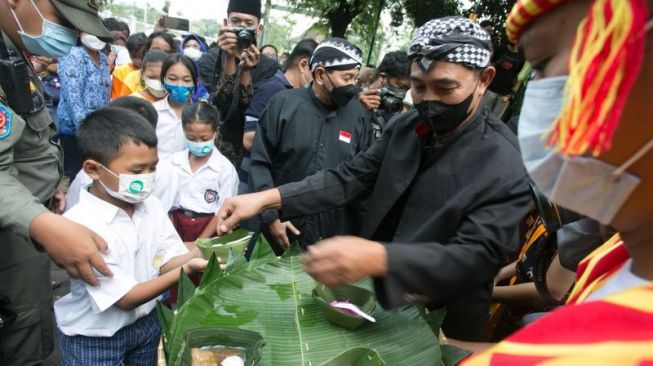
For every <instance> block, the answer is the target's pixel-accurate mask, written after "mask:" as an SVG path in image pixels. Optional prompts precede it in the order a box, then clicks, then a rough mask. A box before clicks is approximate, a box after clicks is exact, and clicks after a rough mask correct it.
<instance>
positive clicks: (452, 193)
mask: <svg viewBox="0 0 653 366" xmlns="http://www.w3.org/2000/svg"><path fill="white" fill-rule="evenodd" d="M424 128H425V125H424V124H423V123H422V122H420V118H419V115H418V113H417V112H416V111H412V112H408V113H405V114H403V115H400V116H398V117H397V118H395V119H393V120H392V121H391V122H390V123H389V125H388V128H387V129H386V130H385V131H384V133H383V135H382V137H381V138H380V139H379V140H377V142H376V143H375V144H374V145H373V146H372V147H371V148H369V149H368V150H366V151H365V152H364V153H362V154H359V155H357V156H356V157H355V158H354V159H353V160H351V161H348V162H345V163H342V164H340V165H339V166H338V167H337V168H335V169H327V170H325V171H322V172H320V173H318V174H315V175H313V176H311V177H309V178H307V179H305V180H303V181H301V182H296V183H291V184H287V185H284V186H281V187H279V191H280V193H281V201H282V210H281V213H282V217H295V216H300V215H307V214H311V213H314V212H320V211H323V210H327V209H332V208H335V207H341V206H344V205H348V204H351V202H354V201H356V200H357V199H358V198H359V197H360V196H361V194H364V193H365V192H368V191H370V190H371V191H372V193H371V196H370V203H369V207H368V210H367V213H366V215H365V216H364V218H363V222H362V228H361V236H363V237H366V238H370V239H374V240H379V241H382V242H385V243H384V245H385V247H386V250H387V275H386V276H385V277H383V278H378V279H376V280H375V286H376V290H377V295H378V298H379V300H380V301H381V303H382V304H384V305H385V306H401V305H404V304H407V303H409V302H413V301H414V299H420V300H419V301H420V302H426V303H427V304H428V305H429V306H430V307H441V306H446V307H447V316H446V318H445V321H444V323H443V329H444V331H445V334H447V335H448V336H450V337H454V338H458V339H463V340H469V341H478V340H482V339H483V328H484V325H485V321H486V318H487V313H488V308H489V303H490V295H491V284H492V280H493V278H494V276H495V275H496V274H497V272H498V270H499V269H500V267H501V266H502V264H503V263H504V261H505V260H506V259H507V257H508V256H509V254H511V253H512V252H513V251H515V250H516V249H517V246H518V239H517V235H518V227H519V221H520V220H521V218H522V217H523V216H524V215H525V214H526V213H527V211H528V209H529V207H530V195H529V188H528V183H529V179H528V175H527V173H526V170H525V168H524V166H523V163H522V160H521V156H520V153H519V148H518V144H517V141H516V138H515V136H514V134H512V132H510V131H509V130H508V128H507V127H506V126H505V124H504V123H502V122H501V121H499V120H497V119H496V118H495V117H493V116H491V114H490V113H489V110H488V109H487V108H484V109H482V110H480V111H479V112H478V113H477V115H476V116H475V118H474V119H473V120H472V121H470V122H469V123H468V124H467V126H465V127H463V128H462V129H461V130H460V131H458V132H454V133H452V134H450V135H448V136H440V137H436V138H435V140H434V141H429V140H430V139H429V137H430V131H429V132H428V134H426V135H425V134H424V133H423V130H424ZM426 128H427V127H426ZM427 129H428V128H427Z"/></svg>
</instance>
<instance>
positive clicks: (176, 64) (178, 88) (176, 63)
mask: <svg viewBox="0 0 653 366" xmlns="http://www.w3.org/2000/svg"><path fill="white" fill-rule="evenodd" d="M161 83H162V84H163V87H164V88H165V90H166V91H167V92H168V96H167V97H165V98H163V99H161V100H159V101H158V102H154V103H153V105H154V108H156V111H157V113H158V114H159V121H158V123H157V125H156V136H157V138H158V139H159V144H158V146H157V148H158V154H159V159H168V158H170V156H171V155H172V154H174V153H176V152H179V151H182V150H184V147H185V144H184V142H185V138H184V131H183V129H182V126H181V114H182V112H183V110H184V108H186V106H188V105H189V104H190V97H191V95H193V93H194V92H195V88H196V87H197V69H196V68H195V64H194V63H193V60H191V59H190V58H188V57H187V56H184V55H178V54H175V55H171V56H168V58H167V59H166V60H165V61H164V62H163V66H161Z"/></svg>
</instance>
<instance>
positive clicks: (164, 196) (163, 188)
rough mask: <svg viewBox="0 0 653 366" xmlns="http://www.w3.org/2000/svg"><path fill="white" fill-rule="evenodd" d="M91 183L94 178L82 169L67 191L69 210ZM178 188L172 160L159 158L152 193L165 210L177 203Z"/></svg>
mask: <svg viewBox="0 0 653 366" xmlns="http://www.w3.org/2000/svg"><path fill="white" fill-rule="evenodd" d="M91 183H93V180H92V179H91V177H89V176H88V174H86V172H84V170H80V171H79V173H77V175H76V176H75V179H73V181H72V182H71V183H70V187H68V192H66V210H69V209H70V208H71V207H73V206H74V205H75V204H76V203H77V202H79V194H80V192H81V191H82V190H85V189H87V188H88V186H89V185H90V184H91ZM178 190H179V180H178V176H177V174H176V173H175V171H174V169H173V167H172V165H171V164H170V161H168V160H159V163H158V164H157V165H156V179H155V181H154V190H153V191H152V195H153V196H154V197H156V198H158V199H159V201H161V204H162V205H163V209H164V210H165V212H168V211H170V209H171V208H172V205H173V204H174V203H175V198H176V196H177V191H178Z"/></svg>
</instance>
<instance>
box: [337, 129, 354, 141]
mask: <svg viewBox="0 0 653 366" xmlns="http://www.w3.org/2000/svg"><path fill="white" fill-rule="evenodd" d="M339 140H340V141H342V142H346V143H348V144H351V133H349V132H347V131H342V130H341V131H340V136H339Z"/></svg>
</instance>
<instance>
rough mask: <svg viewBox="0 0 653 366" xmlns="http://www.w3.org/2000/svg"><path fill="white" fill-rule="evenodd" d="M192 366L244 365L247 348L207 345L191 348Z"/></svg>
mask: <svg viewBox="0 0 653 366" xmlns="http://www.w3.org/2000/svg"><path fill="white" fill-rule="evenodd" d="M190 352H191V359H192V363H191V365H192V366H244V365H245V360H244V359H243V357H244V353H245V350H244V349H243V348H239V347H223V346H205V347H200V348H193V349H191V351H190Z"/></svg>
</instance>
